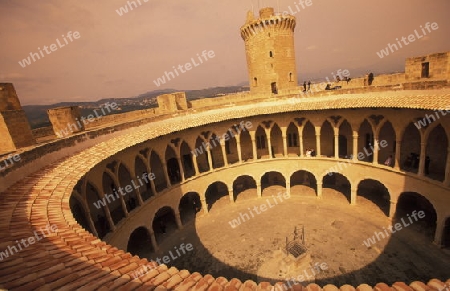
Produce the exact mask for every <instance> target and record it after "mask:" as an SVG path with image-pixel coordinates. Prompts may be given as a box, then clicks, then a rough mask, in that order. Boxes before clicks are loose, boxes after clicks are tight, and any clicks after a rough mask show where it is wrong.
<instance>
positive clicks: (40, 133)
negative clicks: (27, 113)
mask: <svg viewBox="0 0 450 291" xmlns="http://www.w3.org/2000/svg"><path fill="white" fill-rule="evenodd" d="M32 132H33V136H34V138H35V139H36V140H37V139H40V138H45V137H49V136H54V135H55V132H54V131H53V126H47V127H40V128H36V129H33V130H32Z"/></svg>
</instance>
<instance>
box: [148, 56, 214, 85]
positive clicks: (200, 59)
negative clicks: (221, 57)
mask: <svg viewBox="0 0 450 291" xmlns="http://www.w3.org/2000/svg"><path fill="white" fill-rule="evenodd" d="M215 56H216V55H215V53H214V51H212V50H211V51H208V52H207V51H206V50H204V51H203V52H202V55H201V56H200V55H199V54H197V60H198V62H199V63H197V62H196V60H195V59H194V58H193V57H192V58H191V62H188V63H186V64H184V65H178V67H177V68H178V70H180V72H181V73H183V74H184V73H186V72H187V71H190V70H192V69H193V67H192V65H194V67H198V66H200V65H201V64H203V62H206V61H208V59H212V58H214V57H215ZM203 60H204V61H203ZM172 68H173V72H171V71H169V72H167V71H165V72H164V75H163V76H162V77H160V78H157V79H156V80H153V83H155V85H156V86H157V87H159V86H161V85H162V84H165V83H166V82H168V81H170V80H172V79H175V77H178V76H179V75H180V73H179V72H178V70H177V68H175V66H173V67H172ZM183 68H184V69H185V70H183ZM175 75H176V76H175ZM166 77H167V80H166Z"/></svg>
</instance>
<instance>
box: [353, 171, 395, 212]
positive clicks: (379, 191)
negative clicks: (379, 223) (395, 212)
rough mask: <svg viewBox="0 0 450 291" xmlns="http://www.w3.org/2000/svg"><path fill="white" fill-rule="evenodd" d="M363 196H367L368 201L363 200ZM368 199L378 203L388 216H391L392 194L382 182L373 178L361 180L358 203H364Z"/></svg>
mask: <svg viewBox="0 0 450 291" xmlns="http://www.w3.org/2000/svg"><path fill="white" fill-rule="evenodd" d="M361 198H365V200H366V201H364V202H363V201H361ZM367 201H370V202H372V203H373V204H375V205H377V206H378V207H379V208H380V210H381V211H382V212H383V213H384V214H385V215H386V216H389V209H390V206H391V202H390V201H391V199H390V194H389V190H388V189H387V188H386V187H385V186H384V185H383V184H382V183H381V182H379V181H376V180H372V179H367V180H362V181H361V182H359V185H358V190H357V203H358V204H364V203H366V202H367Z"/></svg>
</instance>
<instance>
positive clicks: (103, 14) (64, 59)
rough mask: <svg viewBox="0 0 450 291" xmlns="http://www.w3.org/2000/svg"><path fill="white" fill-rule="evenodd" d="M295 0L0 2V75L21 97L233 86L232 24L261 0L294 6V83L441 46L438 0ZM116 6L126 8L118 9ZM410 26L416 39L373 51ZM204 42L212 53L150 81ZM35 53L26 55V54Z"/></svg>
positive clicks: (239, 77)
mask: <svg viewBox="0 0 450 291" xmlns="http://www.w3.org/2000/svg"><path fill="white" fill-rule="evenodd" d="M138 1H140V4H139V2H138ZM301 1H302V0H278V1H277V0H253V1H252V0H227V1H211V0H191V1H187V0H179V1H174V0H134V2H135V3H136V4H137V6H138V7H133V10H131V9H130V6H129V4H128V2H131V1H126V0H108V1H106V0H102V1H90V0H89V1H88V0H64V1H60V0H48V1H47V0H41V1H30V0H0V14H1V15H2V16H1V18H0V42H1V45H0V83H6V82H12V83H13V84H14V86H15V88H16V91H17V93H18V95H19V99H20V101H21V104H22V105H44V104H53V103H57V102H78V101H96V100H100V99H103V98H121V97H132V96H137V95H139V94H142V93H145V92H148V91H153V90H159V89H168V88H170V89H177V90H191V89H203V88H209V87H216V86H231V85H242V84H243V83H244V82H248V75H247V68H246V59H245V58H246V56H245V49H244V41H243V40H242V38H241V36H240V27H241V26H242V25H243V24H244V23H245V20H246V15H247V11H249V10H253V11H254V12H255V14H257V13H258V11H259V8H262V7H268V6H270V7H274V8H275V10H276V11H277V12H283V11H292V12H293V13H292V14H294V13H295V14H294V16H295V17H296V20H297V26H296V30H295V56H296V63H297V71H298V75H299V78H300V79H299V81H300V82H302V81H303V80H310V79H311V80H315V79H325V78H327V77H328V78H330V79H331V78H332V73H336V71H337V70H339V69H341V70H349V72H350V75H351V77H358V76H361V75H363V74H365V73H368V72H373V73H375V74H378V73H393V72H403V71H404V63H405V59H406V58H407V57H412V56H421V55H427V54H431V53H436V52H446V51H450V38H449V35H450V18H449V17H448V12H449V11H450V1H448V0H430V1H423V0H395V1H392V0H378V1H370V2H369V1H361V0H310V1H311V2H310V4H311V5H310V6H307V5H306V3H305V4H303V7H302V5H301V4H300V2H301ZM121 7H128V12H125V13H124V12H123V10H122V11H121V12H122V15H119V13H118V12H117V11H118V10H119V9H120V8H121ZM289 7H290V8H289ZM119 11H120V10H119ZM427 22H430V23H433V22H436V24H437V27H438V28H437V29H435V30H433V29H431V32H428V31H426V32H427V34H426V35H425V34H424V33H423V32H422V30H421V27H420V26H422V27H424V26H425V24H426V23H427ZM435 27H436V26H435ZM415 30H417V32H418V34H419V36H422V37H421V38H420V39H416V40H415V41H413V42H409V43H408V44H407V45H404V44H403V46H402V48H399V49H398V50H395V49H394V51H395V52H394V53H392V52H391V51H389V55H387V56H386V55H385V56H384V57H383V58H380V57H379V56H378V54H377V52H380V50H382V49H385V48H386V47H387V45H388V44H389V43H391V44H393V43H396V38H398V39H399V40H400V39H401V38H402V37H403V36H404V37H408V35H410V34H414V33H415ZM69 34H70V35H72V36H71V38H69V37H68V35H69ZM58 42H59V44H58ZM52 44H55V45H54V46H52V47H51V45H52ZM44 46H47V50H46V51H44ZM205 50H206V51H207V52H209V51H213V52H214V57H210V58H207V60H206V61H204V62H203V63H202V64H199V65H198V66H196V67H193V68H192V69H191V70H190V71H187V72H185V73H182V74H181V73H180V74H179V76H176V77H175V78H173V79H171V80H169V81H166V83H165V84H159V86H158V85H156V84H155V82H154V81H155V80H157V78H158V77H162V76H163V75H164V73H165V72H166V71H167V72H168V71H173V66H176V67H177V66H178V65H184V64H185V63H188V62H192V61H191V58H194V59H195V58H196V57H197V54H201V53H202V52H203V51H205ZM40 51H41V52H42V55H43V57H42V55H41V56H40V59H38V58H37V56H35V57H34V58H35V61H33V60H32V59H31V57H30V53H34V54H39V52H40ZM28 57H30V60H29V62H30V63H29V64H25V63H23V59H26V58H28Z"/></svg>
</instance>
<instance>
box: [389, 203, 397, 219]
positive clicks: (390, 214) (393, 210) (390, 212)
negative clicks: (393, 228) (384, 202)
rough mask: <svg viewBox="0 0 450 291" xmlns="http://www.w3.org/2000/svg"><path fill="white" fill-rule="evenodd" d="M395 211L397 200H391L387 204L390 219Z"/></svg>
mask: <svg viewBox="0 0 450 291" xmlns="http://www.w3.org/2000/svg"><path fill="white" fill-rule="evenodd" d="M396 211H397V201H391V203H390V205H389V218H390V219H391V220H392V219H393V218H394V216H395V212H396Z"/></svg>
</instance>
